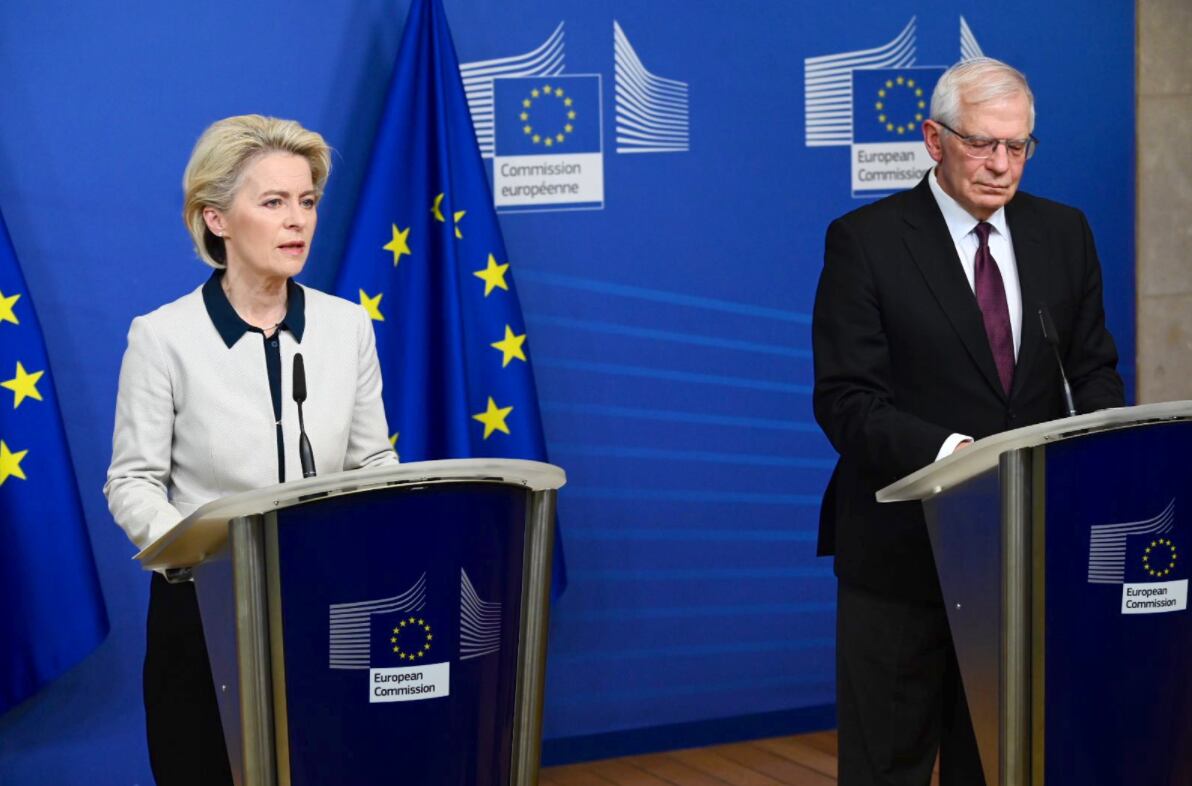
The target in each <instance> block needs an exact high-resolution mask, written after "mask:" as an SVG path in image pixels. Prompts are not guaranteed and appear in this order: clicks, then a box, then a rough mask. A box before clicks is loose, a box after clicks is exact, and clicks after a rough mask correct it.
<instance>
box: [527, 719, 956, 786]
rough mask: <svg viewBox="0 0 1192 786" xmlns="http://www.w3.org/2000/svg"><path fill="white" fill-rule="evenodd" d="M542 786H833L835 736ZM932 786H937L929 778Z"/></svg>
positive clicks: (703, 751) (551, 772)
mask: <svg viewBox="0 0 1192 786" xmlns="http://www.w3.org/2000/svg"><path fill="white" fill-rule="evenodd" d="M538 782H539V784H541V786H836V732H834V731H823V732H818V733H815V734H803V735H800V736H798V737H775V738H773V739H768V740H755V741H753V742H741V743H736V744H733V745H717V746H715V747H711V748H692V749H689V750H679V751H670V752H668V753H654V754H650V755H648V756H627V757H625V758H623V759H606V760H605V761H592V762H587V763H585V764H571V765H568V766H565V767H547V768H545V769H543V770H542V773H541V776H540V778H539V781H538ZM932 784H938V779H937V778H932Z"/></svg>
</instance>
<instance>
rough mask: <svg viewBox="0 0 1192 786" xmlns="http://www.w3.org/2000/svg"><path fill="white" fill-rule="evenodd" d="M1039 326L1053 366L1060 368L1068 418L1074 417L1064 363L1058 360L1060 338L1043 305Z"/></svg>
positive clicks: (1073, 407)
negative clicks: (1048, 347)
mask: <svg viewBox="0 0 1192 786" xmlns="http://www.w3.org/2000/svg"><path fill="white" fill-rule="evenodd" d="M1039 324H1041V325H1042V326H1043V340H1044V341H1046V342H1047V343H1048V344H1051V351H1052V352H1053V353H1055V364H1056V365H1057V366H1059V368H1060V379H1061V380H1063V382H1064V406H1066V407H1067V408H1068V417H1070V418H1072V417H1076V404H1075V403H1074V402H1073V401H1072V386H1071V385H1069V384H1068V375H1067V374H1065V373H1064V361H1063V360H1061V359H1060V336H1059V333H1057V332H1056V329H1055V323H1054V322H1052V321H1051V312H1050V311H1048V310H1047V306H1045V305H1042V306H1039Z"/></svg>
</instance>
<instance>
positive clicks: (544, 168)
mask: <svg viewBox="0 0 1192 786" xmlns="http://www.w3.org/2000/svg"><path fill="white" fill-rule="evenodd" d="M611 43H612V46H611V48H610V49H611V53H612V57H611V60H612V71H613V85H614V87H613V90H612V91H611V92H612V102H613V110H614V111H613V127H614V131H615V146H614V149H615V151H616V152H617V153H618V154H643V153H645V154H650V153H685V152H687V151H688V150H689V149H690V117H691V112H690V106H689V104H688V84H687V83H686V82H683V81H681V80H678V79H673V78H671V77H668V76H661V75H659V74H656V73H653V72H652V71H650V70H649V69H648V68H647V67H646V63H645V62H644V61H643V59H642V56H641V55H640V54H639V53H638V50H637V48H636V47H635V46H634V45H633V44H632V43H631V42H630V40H629V36H628V35H627V34H626V32H625V30H624V29H623V28H622V27H621V25H620V24H619V23H618V22H617V21H616V20H615V19H614V20H613V25H612V40H611ZM566 69H567V53H566V36H565V29H564V24H563V23H562V22H560V23H559V24H558V26H557V27H555V29H554V31H553V32H552V33H551V34H550V35H549V36H548V37H547V38H546V39H545V40H544V41H543V42H542V43H541V44H540V45H539V46H537V47H535V48H534V49H532V50H530V51H528V52H524V53H521V54H517V55H511V56H507V57H499V58H494V59H491V60H478V61H473V62H467V63H461V64H460V76H461V77H462V79H463V83H464V91H465V93H466V95H467V99H468V109H469V110H470V112H471V114H472V124H473V127H474V128H475V131H476V141H477V144H478V145H479V147H480V154H481V156H483V157H484V158H491V159H492V160H493V201H494V203H495V205H496V208H497V212H500V213H506V212H525V211H540V210H592V209H596V210H598V209H601V208H603V207H604V148H605V145H604V134H605V130H606V128H605V123H604V104H603V102H604V99H605V95H604V89H603V84H604V80H603V74H601V73H591V74H571V73H565V72H566ZM605 73H607V72H605ZM560 88H561V89H562V92H559V90H560ZM527 128H528V129H529V130H527ZM514 159H517V160H514Z"/></svg>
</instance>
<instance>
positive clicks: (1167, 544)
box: [1142, 538, 1177, 578]
mask: <svg viewBox="0 0 1192 786" xmlns="http://www.w3.org/2000/svg"><path fill="white" fill-rule="evenodd" d="M1176 556H1177V555H1176V552H1175V544H1174V543H1172V542H1171V539H1170V538H1155V539H1154V540H1152V541H1151V545H1149V546H1147V547H1146V551H1144V552H1143V554H1142V567H1143V568H1144V569H1145V570H1146V572H1147V575H1150V576H1153V577H1155V578H1162V577H1163V576H1166V575H1167V574H1169V573H1171V571H1173V570H1175V561H1176ZM1164 562H1166V564H1164Z"/></svg>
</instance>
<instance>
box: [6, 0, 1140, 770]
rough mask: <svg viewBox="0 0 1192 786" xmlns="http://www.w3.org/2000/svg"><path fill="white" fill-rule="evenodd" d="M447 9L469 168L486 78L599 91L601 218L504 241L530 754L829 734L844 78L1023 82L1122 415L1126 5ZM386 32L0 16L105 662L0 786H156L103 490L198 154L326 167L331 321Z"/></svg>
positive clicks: (175, 14)
mask: <svg viewBox="0 0 1192 786" xmlns="http://www.w3.org/2000/svg"><path fill="white" fill-rule="evenodd" d="M445 5H446V10H447V13H448V17H449V20H450V22H451V25H452V30H453V33H454V36H455V42H456V49H457V52H458V54H459V57H460V60H461V61H462V63H463V66H462V70H463V72H464V76H465V84H466V86H467V87H468V90H469V97H470V99H471V100H472V108H473V114H474V119H475V120H477V130H478V131H479V132H480V133H479V135H480V141H481V146H482V149H484V150H485V152H486V153H487V154H488V155H492V154H493V143H494V134H493V126H494V125H495V126H496V127H497V128H505V127H504V126H502V125H501V124H502V123H503V122H513V120H512V118H511V116H510V115H508V114H506V113H505V106H504V104H503V103H502V104H501V105H500V106H496V108H495V109H494V105H493V103H492V100H491V96H492V94H493V92H497V91H493V90H492V83H491V81H490V80H491V78H492V77H493V76H494V75H505V76H518V77H522V78H524V77H530V76H537V75H543V76H550V75H554V74H564V75H591V76H592V79H591V80H585V81H584V86H583V89H584V91H585V93H584V94H583V96H582V99H583V100H582V101H581V102H580V104H582V106H581V109H582V111H578V116H577V118H576V119H575V125H576V130H575V134H576V137H575V138H577V139H578V138H581V137H582V138H583V139H584V146H583V152H584V153H586V154H587V155H588V156H590V157H589V158H587V159H584V166H585V167H587V169H586V170H585V171H586V172H588V173H591V172H592V171H594V169H595V168H596V164H597V163H599V169H600V173H599V174H600V193H599V197H600V198H599V199H598V200H597V199H594V198H591V196H592V193H591V190H590V189H591V188H592V186H591V183H587V184H586V185H585V188H586V189H588V190H586V191H584V192H583V196H584V198H583V199H582V200H581V199H579V198H578V197H577V201H576V202H575V203H573V204H567V203H564V202H562V201H558V200H557V201H556V202H555V203H552V204H551V205H541V204H539V205H538V206H537V207H544V206H546V207H551V208H554V209H551V210H546V211H542V210H538V209H537V207H536V208H535V209H533V210H530V211H529V212H518V213H516V214H515V213H512V212H508V213H503V214H502V215H501V226H502V230H503V232H504V236H505V240H506V245H507V247H508V252H509V261H510V263H511V265H512V270H513V271H514V275H515V276H516V280H517V282H518V287H519V291H520V295H521V302H522V307H523V309H524V311H525V319H526V325H527V328H528V333H529V337H530V338H529V341H530V342H531V344H532V346H533V352H534V358H535V366H536V373H537V382H538V392H539V398H540V401H541V404H542V413H543V420H544V428H545V432H546V438H547V447H548V452H549V455H550V457H551V459H552V460H553V461H555V462H556V463H558V464H560V465H562V466H563V467H565V468H566V470H567V471H568V475H569V485H568V486H567V488H566V489H565V490H564V492H563V494H562V496H561V499H560V516H561V519H560V520H561V523H562V533H563V538H564V540H565V542H566V544H567V548H568V551H567V555H568V565H569V575H570V586H569V589H568V591H567V593H566V594H565V595H564V596H563V598H562V600H561V602H560V603H559V605H558V607H557V609H556V612H555V616H554V620H553V630H552V639H551V644H550V646H551V658H550V665H549V672H548V695H547V705H546V733H547V737H548V745H547V751H548V754H550V755H552V756H555V757H557V758H566V757H569V756H575V755H594V754H599V753H616V752H621V751H624V750H628V749H629V748H630V747H631V745H630V741H632V740H637V741H646V742H648V743H650V744H668V743H676V744H678V743H691V742H698V741H702V740H704V739H723V738H727V737H728V736H730V735H731V734H733V733H736V732H739V731H740V730H745V731H756V732H773V733H778V732H779V731H783V730H797V729H798V728H800V727H802V728H807V727H811V726H813V725H821V724H830V723H831V706H830V705H831V702H832V687H831V686H832V680H833V674H832V665H831V663H832V646H831V631H832V619H833V602H832V598H833V593H834V582H833V580H832V578H831V574H830V566H829V565H828V564H827V563H826V562H825V561H822V560H816V559H815V558H814V557H813V553H814V532H815V520H816V516H817V513H818V499H819V495H820V493H821V491H822V489H823V486H824V484H825V482H826V480H827V477H828V473H829V470H830V466H831V462H832V459H833V456H832V453H831V450H830V448H829V447H828V446H827V443H826V441H825V440H824V439H823V437H822V436H821V435H820V434H819V432H818V430H817V429H816V427H815V426H814V423H813V422H812V420H811V412H810V402H809V396H808V393H809V390H810V385H811V362H810V352H809V349H810V339H809V321H810V318H809V313H810V310H811V302H812V297H813V293H814V287H815V282H816V279H817V276H818V272H819V268H820V264H821V255H822V247H823V233H824V229H825V227H826V226H827V223H828V222H829V221H830V219H831V218H833V217H835V216H837V215H839V214H841V213H843V212H845V211H847V210H850V209H852V208H853V207H855V206H857V205H859V204H861V200H860V199H858V198H856V197H854V195H853V189H852V187H851V184H850V155H851V150H850V142H851V141H852V138H853V136H852V133H853V126H852V109H853V104H852V97H851V79H850V77H851V74H850V73H849V69H851V68H852V67H854V66H856V65H869V66H882V67H889V68H903V67H908V66H912V65H913V66H943V65H949V64H951V63H952V62H955V61H956V60H957V59H958V58H959V57H960V56H961V47H962V40H963V42H964V46H965V47H966V50H965V51H968V52H974V51H978V50H979V51H983V52H984V53H986V54H989V55H992V56H995V57H1000V58H1003V59H1006V60H1008V61H1010V62H1012V63H1014V64H1016V65H1018V66H1020V67H1021V68H1022V69H1023V70H1024V71H1025V72H1026V73H1027V74H1028V76H1029V77H1030V78H1031V81H1032V84H1033V87H1034V90H1035V93H1036V97H1037V103H1038V110H1039V119H1038V126H1037V129H1036V134H1037V135H1038V136H1039V138H1040V139H1041V140H1042V145H1041V147H1040V150H1039V153H1038V155H1037V156H1036V157H1035V158H1034V159H1033V160H1032V161H1031V162H1030V164H1029V165H1028V168H1027V169H1028V171H1027V174H1026V176H1025V179H1024V184H1023V185H1024V188H1026V189H1027V190H1030V191H1032V192H1034V193H1038V194H1041V195H1044V196H1048V197H1051V198H1053V199H1057V200H1060V201H1064V202H1068V203H1071V204H1076V205H1078V206H1080V207H1082V208H1083V209H1085V211H1086V212H1087V214H1088V217H1089V220H1090V223H1091V225H1092V227H1093V230H1094V232H1095V234H1096V238H1097V242H1098V247H1099V250H1100V253H1101V258H1102V262H1103V265H1104V268H1105V281H1106V288H1105V291H1106V298H1107V308H1108V312H1109V320H1110V327H1111V329H1112V330H1113V332H1114V335H1115V336H1116V338H1117V340H1118V344H1119V348H1120V350H1121V354H1122V367H1121V368H1122V372H1123V374H1124V376H1126V378H1127V382H1128V384H1129V385H1130V387H1131V389H1132V388H1133V367H1134V362H1133V358H1134V352H1133V347H1134V315H1133V303H1134V283H1133V281H1134V268H1133V216H1134V185H1133V184H1134V176H1133V160H1134V149H1133V144H1134V143H1133V67H1134V66H1133V64H1134V52H1133V40H1134V39H1133V30H1134V20H1133V6H1132V4H1128V3H1127V4H1101V5H1097V6H1094V7H1090V6H1088V4H1087V3H1081V2H1077V1H1076V0H1061V2H1056V3H1051V4H1047V5H1046V6H1040V5H1039V4H1037V3H1030V2H1026V0H1007V2H1006V3H1003V4H1001V5H999V6H997V7H993V6H990V5H989V4H988V3H978V2H975V1H973V2H968V1H965V2H944V0H886V1H884V2H880V3H879V2H860V3H855V4H849V5H845V6H842V5H840V4H836V5H832V6H826V5H821V4H813V3H809V2H779V1H778V0H743V1H741V2H734V3H727V2H724V3H700V4H693V3H690V2H683V1H682V0H652V1H651V2H648V3H640V2H638V3H631V2H626V1H625V0H602V1H600V2H591V1H590V0H588V1H585V0H557V1H556V2H550V3H548V2H541V1H540V0H507V1H506V2H501V3H496V2H484V1H483V0H445ZM407 7H408V3H407V2H406V1H405V0H358V1H357V2H354V3H351V4H345V5H344V6H343V7H329V6H327V4H324V3H317V2H311V1H310V0H294V2H291V3H289V4H287V6H286V8H285V9H284V11H279V9H278V7H277V6H276V5H275V4H264V3H262V4H256V3H249V4H243V3H232V2H228V0H210V2H207V3H203V4H200V5H198V6H195V5H190V6H186V7H183V6H176V5H174V4H161V3H123V4H113V3H107V2H104V3H101V2H96V0H74V1H72V2H69V3H67V2H62V1H61V0H57V1H55V0H48V1H47V2H39V3H5V4H3V5H0V118H2V120H0V206H2V208H3V211H4V215H5V217H6V219H7V222H8V226H9V230H10V233H11V235H12V240H13V245H14V247H15V249H16V252H17V255H18V257H19V259H20V260H21V263H22V265H23V268H24V273H25V277H26V279H27V282H28V285H29V289H30V292H31V295H32V298H33V300H34V301H35V303H36V306H37V308H38V313H39V316H40V319H41V324H42V326H43V329H44V333H45V337H46V343H47V345H48V350H49V352H50V353H51V356H52V357H53V363H54V370H55V376H56V381H57V384H58V390H59V397H60V401H61V406H62V412H63V417H64V420H65V425H66V431H67V436H68V439H69V442H70V447H71V450H72V454H73V462H74V466H75V470H76V472H77V475H78V480H79V484H80V490H81V495H82V498H83V503H84V506H85V510H86V516H87V521H88V527H89V531H90V534H91V538H92V542H93V545H94V548H95V552H96V558H97V561H98V564H99V570H100V576H101V580H102V583H103V588H104V592H105V596H106V598H107V602H108V606H109V613H110V617H111V620H112V634H111V636H110V637H109V639H108V640H107V641H106V642H105V643H104V645H103V646H101V647H100V649H99V650H98V651H97V652H96V653H95V654H94V655H93V656H92V657H91V658H89V659H88V660H87V661H85V662H84V663H83V664H82V665H81V666H79V667H78V668H76V669H75V670H73V671H72V672H70V673H69V674H68V675H67V676H66V677H64V678H62V679H61V680H59V681H58V682H57V683H55V684H54V685H52V686H51V687H50V688H49V689H47V690H46V691H44V692H42V693H41V694H39V695H38V696H36V697H35V698H34V699H32V700H31V701H29V702H27V703H25V704H24V705H22V706H21V707H19V708H18V709H16V710H15V711H13V712H12V713H10V714H8V715H6V716H5V717H3V718H0V781H3V782H4V783H5V784H9V783H14V784H22V783H49V782H54V783H80V782H84V781H86V782H88V783H91V784H96V786H98V784H103V783H121V784H127V783H136V782H140V783H146V782H148V780H149V774H148V764H147V761H146V757H145V753H144V742H143V739H144V730H143V721H142V717H141V709H140V659H141V656H142V653H143V646H144V639H143V629H142V625H143V619H144V610H145V602H146V595H147V593H146V589H147V586H148V581H147V579H146V577H145V576H144V575H142V574H141V573H140V571H139V569H138V568H137V567H136V566H134V565H133V564H131V563H130V562H129V558H130V557H131V555H132V553H133V549H132V547H131V546H130V545H129V544H128V543H127V542H126V540H125V539H124V536H123V533H121V532H120V531H119V530H118V529H117V528H116V527H115V525H114V524H113V523H112V521H111V518H110V516H109V514H108V512H107V509H106V506H105V504H104V500H103V498H102V495H101V494H100V488H101V486H102V483H103V477H104V472H105V470H106V467H107V463H108V459H109V456H110V437H111V427H112V412H113V406H114V399H115V388H116V375H117V370H118V367H119V362H120V357H121V354H122V352H123V349H124V345H125V338H124V336H125V332H126V330H127V327H128V323H129V321H130V320H131V318H132V317H133V316H134V315H136V314H141V313H145V312H146V311H149V310H150V309H152V308H154V307H156V306H157V305H159V304H161V303H162V302H165V301H167V300H170V299H173V298H175V297H177V296H178V295H180V294H182V293H184V292H186V291H188V290H190V289H191V288H193V287H195V286H197V285H198V284H199V283H200V282H201V281H202V280H203V278H204V276H205V274H206V271H205V269H204V267H203V266H202V265H201V264H200V263H199V262H198V261H197V260H196V259H195V257H194V254H193V253H192V251H191V249H190V247H189V241H188V238H187V236H186V234H185V232H184V231H183V227H182V224H181V221H180V218H179V214H180V211H181V193H180V187H179V183H180V180H181V174H182V170H183V167H184V166H185V163H186V159H187V156H188V154H189V151H190V148H191V146H192V144H193V142H194V140H195V138H196V137H197V135H198V134H199V133H200V131H201V130H202V129H203V128H204V127H205V126H206V125H207V124H209V123H210V122H212V121H213V120H215V119H217V118H220V117H223V116H226V115H230V114H238V113H244V112H261V113H266V114H274V115H279V116H283V117H292V118H295V119H297V120H299V121H301V122H302V123H303V124H305V125H307V126H309V127H311V128H314V129H317V130H319V131H321V132H322V133H323V134H324V135H325V136H326V137H327V139H328V141H329V142H330V143H331V144H332V145H333V146H334V147H335V148H336V150H337V151H338V152H337V154H336V157H335V168H334V171H333V173H332V176H331V181H330V184H329V188H328V192H327V195H326V198H325V200H324V202H323V203H322V205H321V206H320V207H321V209H320V219H321V221H320V228H319V232H318V235H317V237H316V239H315V243H314V248H313V253H312V256H311V262H310V264H309V265H308V268H307V270H306V272H305V273H304V275H303V281H304V283H307V284H309V285H312V286H316V287H320V288H330V286H331V282H332V281H333V279H334V276H335V272H336V268H337V266H338V264H339V259H340V256H341V253H342V251H343V249H344V247H345V245H346V239H347V232H348V227H349V226H350V224H351V219H352V214H353V207H354V203H355V199H356V194H357V192H358V189H359V186H360V183H361V179H362V177H363V170H364V166H365V164H366V160H367V157H368V154H369V149H370V145H371V142H372V139H373V134H374V131H375V128H376V121H377V117H378V113H379V112H380V108H381V102H382V100H383V96H384V92H385V88H386V85H387V83H388V80H389V76H390V73H391V70H392V67H393V63H394V59H395V55H396V47H397V42H398V40H399V38H400V35H401V29H402V24H403V20H404V18H405V14H406V11H407ZM962 18H963V23H962ZM962 24H963V28H962ZM962 31H963V33H962ZM871 50H872V51H871ZM830 56H839V57H838V58H832V57H830ZM826 57H827V58H828V59H825V58H826ZM809 58H810V59H812V61H811V63H808V62H807V61H808V59H809ZM816 58H818V59H816ZM494 61H495V62H494ZM593 80H595V87H594V86H593V84H592V81H593ZM519 89H520V88H519ZM841 91H843V92H841ZM593 96H595V98H593ZM861 108H862V107H858V109H861ZM911 109H912V110H913V107H911ZM552 111H553V110H552ZM593 111H595V112H596V113H597V114H598V120H599V129H598V137H597V138H596V141H597V142H598V143H599V144H598V146H595V147H594V145H593V140H592V137H591V136H590V134H591V133H592V130H591V126H590V125H581V122H582V121H589V120H590V119H591V118H590V114H591V113H592V112H593ZM866 111H868V110H867V109H866ZM912 114H913V112H912ZM526 122H531V121H526ZM543 122H549V123H556V122H557V123H562V122H566V119H565V118H564V117H563V116H562V115H559V116H557V117H553V118H551V117H547V118H546V119H545V120H544V121H543ZM531 124H532V122H531ZM581 132H582V133H581ZM502 133H503V132H502ZM559 133H560V134H563V133H564V132H563V131H562V130H560V131H559ZM567 133H570V132H567ZM866 133H868V132H866ZM912 138H913V135H912ZM866 139H867V141H868V137H867V138H866ZM518 147H519V149H520V148H525V146H524V145H521V146H518ZM525 149H531V148H525ZM533 149H537V148H533ZM543 149H544V150H545V148H543ZM560 149H562V148H560ZM593 149H595V150H596V151H597V152H592V151H593ZM498 152H500V153H501V154H502V155H503V154H504V149H502V150H501V151H498ZM520 152H524V150H520ZM490 174H491V172H490ZM526 182H530V181H526ZM535 182H536V181H535ZM576 206H579V207H585V208H591V207H593V206H595V207H596V208H597V209H571V208H573V207H576ZM523 208H524V206H518V208H517V209H519V210H521V209H523ZM390 384H398V382H397V381H395V380H390ZM47 580H49V579H48V578H47ZM3 602H7V601H6V600H5V601H3ZM643 729H646V731H643ZM631 730H637V731H635V732H633V733H632V734H629V732H630V731H631Z"/></svg>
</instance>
